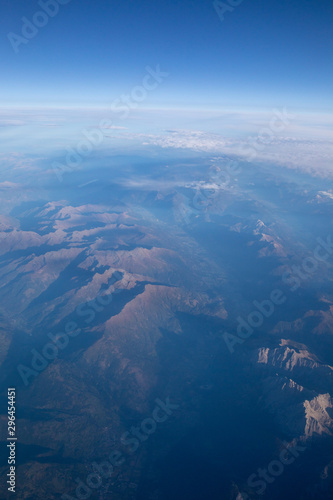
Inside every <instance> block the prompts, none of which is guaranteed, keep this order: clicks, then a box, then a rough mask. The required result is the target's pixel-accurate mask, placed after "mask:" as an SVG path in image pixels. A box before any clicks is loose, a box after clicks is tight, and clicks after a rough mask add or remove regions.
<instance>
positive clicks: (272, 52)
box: [0, 0, 333, 111]
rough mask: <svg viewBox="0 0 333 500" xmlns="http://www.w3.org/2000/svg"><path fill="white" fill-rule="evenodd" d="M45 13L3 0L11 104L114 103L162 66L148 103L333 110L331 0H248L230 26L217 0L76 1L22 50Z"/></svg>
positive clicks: (22, 1)
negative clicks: (14, 40)
mask: <svg viewBox="0 0 333 500" xmlns="http://www.w3.org/2000/svg"><path fill="white" fill-rule="evenodd" d="M62 1H65V0H62ZM233 1H235V0H233ZM231 3H232V1H231ZM235 3H237V2H235ZM39 10H41V8H40V6H39V5H38V2H37V1H34V0H30V1H29V3H27V2H26V0H2V3H1V7H0V14H1V15H0V32H1V39H2V43H1V44H0V58H1V68H2V70H1V80H2V82H1V87H2V97H1V104H2V105H3V104H9V105H11V104H18V105H21V104H40V105H49V104H53V105H60V104H63V105H78V106H81V105H83V106H94V105H101V106H105V105H108V104H109V103H110V102H111V101H112V100H113V99H115V98H117V97H118V96H119V95H121V94H123V93H126V92H129V91H130V90H131V89H132V88H133V87H134V86H136V85H139V84H140V83H141V82H142V78H143V77H144V75H145V74H146V70H145V68H146V66H147V65H149V66H151V67H155V66H156V65H157V64H159V65H160V67H161V70H163V71H165V72H168V73H170V76H169V77H168V78H167V79H166V81H165V82H163V84H162V85H160V86H159V87H158V88H157V89H156V90H155V91H154V92H151V93H150V94H149V96H148V99H147V103H146V105H147V106H152V107H159V106H163V107H182V106H184V107H189V108H193V109H195V108H218V107H225V106H230V107H241V108H245V107H251V106H252V107H269V106H294V107H299V108H303V109H309V110H315V111H316V110H318V111H319V110H321V111H331V110H332V107H333V99H332V88H333V64H332V55H333V36H332V25H333V23H332V21H333V3H332V1H331V0H323V1H318V0H317V1H316V0H257V1H254V0H243V2H241V3H240V5H238V6H237V7H235V8H234V9H233V11H231V12H227V13H226V14H225V19H224V21H223V22H221V20H220V19H219V16H218V15H217V13H216V11H215V9H214V6H213V2H211V1H210V0H209V1H207V0H206V1H203V0H196V1H195V2H194V1H193V0H192V1H190V0H181V1H175V0H154V1H153V0H150V1H147V0H141V1H140V2H133V1H129V0H117V1H110V0H97V1H96V2H92V1H90V0H70V1H69V2H68V4H67V5H60V6H59V12H58V14H57V15H56V16H54V17H53V18H50V19H49V21H48V22H47V24H46V25H45V26H44V27H41V28H39V29H38V33H37V35H36V36H35V37H34V38H32V39H31V40H29V41H28V43H26V44H23V43H22V44H20V45H19V47H18V53H15V52H14V50H13V47H12V46H11V43H10V41H9V40H8V37H7V35H8V33H9V32H13V33H15V34H17V35H21V32H22V26H23V22H22V17H24V16H25V17H26V18H27V19H29V20H31V19H32V18H33V16H34V14H35V13H36V12H37V11H39Z"/></svg>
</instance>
